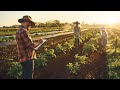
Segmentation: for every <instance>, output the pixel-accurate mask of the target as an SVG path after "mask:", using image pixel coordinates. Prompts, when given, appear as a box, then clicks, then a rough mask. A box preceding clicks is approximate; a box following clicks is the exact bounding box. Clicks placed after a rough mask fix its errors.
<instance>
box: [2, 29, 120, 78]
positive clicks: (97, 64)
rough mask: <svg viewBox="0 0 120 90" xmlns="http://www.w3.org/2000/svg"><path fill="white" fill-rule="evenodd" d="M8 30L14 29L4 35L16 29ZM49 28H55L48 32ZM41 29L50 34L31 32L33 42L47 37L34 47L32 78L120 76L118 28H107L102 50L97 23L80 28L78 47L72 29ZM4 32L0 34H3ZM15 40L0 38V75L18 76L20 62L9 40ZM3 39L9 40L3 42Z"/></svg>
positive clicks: (19, 74)
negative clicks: (35, 57) (37, 48)
mask: <svg viewBox="0 0 120 90" xmlns="http://www.w3.org/2000/svg"><path fill="white" fill-rule="evenodd" d="M84 29H85V28H84ZM11 30H13V32H12V33H8V34H7V35H14V34H15V32H16V29H15V30H14V29H11ZM41 30H44V29H41ZM51 30H52V31H57V32H54V33H50V32H51ZM0 31H1V30H0ZM59 31H62V32H59ZM1 32H2V31H1ZM6 32H7V30H6ZM40 32H43V31H39V30H33V31H31V34H34V33H40ZM44 32H49V34H45V35H41V34H40V35H38V34H35V35H36V36H33V40H34V42H36V43H37V39H39V37H43V38H45V39H47V41H46V42H45V44H43V45H42V46H41V48H40V49H39V50H37V51H36V53H37V59H36V60H35V72H34V79H120V71H119V69H120V36H119V35H120V31H119V30H116V29H114V28H108V29H107V32H108V37H107V46H106V49H105V51H104V50H102V49H101V47H100V32H99V28H98V27H96V28H90V27H89V28H87V30H83V31H82V38H81V41H80V46H79V49H78V50H75V48H74V47H73V44H74V43H73V42H74V41H73V33H71V31H69V30H68V31H63V30H62V28H59V29H58V28H52V29H50V30H49V29H46V30H45V31H44ZM3 33H4V32H2V33H0V35H1V36H4V35H6V34H5V33H4V34H3ZM57 34H59V35H57ZM54 35H56V36H54ZM14 40H15V38H12V39H11V40H6V41H5V40H3V41H2V40H1V42H0V79H20V78H21V66H20V63H19V61H18V59H17V52H16V44H15V43H12V42H13V41H14ZM6 42H7V43H9V42H11V43H12V44H6V45H4V43H6Z"/></svg>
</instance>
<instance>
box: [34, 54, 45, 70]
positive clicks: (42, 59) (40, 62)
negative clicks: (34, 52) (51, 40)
mask: <svg viewBox="0 0 120 90" xmlns="http://www.w3.org/2000/svg"><path fill="white" fill-rule="evenodd" d="M34 63H35V68H37V67H44V66H46V65H47V59H46V58H45V56H44V55H43V54H40V55H39V56H37V59H36V60H35V62H34Z"/></svg>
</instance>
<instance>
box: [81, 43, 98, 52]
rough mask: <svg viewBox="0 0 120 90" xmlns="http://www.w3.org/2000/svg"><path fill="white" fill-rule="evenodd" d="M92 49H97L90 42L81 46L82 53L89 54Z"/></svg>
mask: <svg viewBox="0 0 120 90" xmlns="http://www.w3.org/2000/svg"><path fill="white" fill-rule="evenodd" d="M94 51H97V49H96V47H95V44H91V43H89V42H88V43H85V44H84V46H83V53H86V54H89V53H92V52H94Z"/></svg>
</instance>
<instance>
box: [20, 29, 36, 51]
mask: <svg viewBox="0 0 120 90" xmlns="http://www.w3.org/2000/svg"><path fill="white" fill-rule="evenodd" d="M21 38H22V40H23V43H24V48H25V49H26V48H31V49H34V47H35V44H34V43H33V41H32V40H31V38H30V36H29V34H28V32H27V31H26V30H24V31H23V32H22V33H21Z"/></svg>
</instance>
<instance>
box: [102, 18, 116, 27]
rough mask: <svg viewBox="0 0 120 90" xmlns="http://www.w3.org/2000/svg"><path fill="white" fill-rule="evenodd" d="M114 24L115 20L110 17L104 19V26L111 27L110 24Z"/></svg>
mask: <svg viewBox="0 0 120 90" xmlns="http://www.w3.org/2000/svg"><path fill="white" fill-rule="evenodd" d="M116 22H117V20H116V19H115V18H114V17H112V16H109V17H106V18H105V19H104V23H105V24H109V25H112V24H114V23H116Z"/></svg>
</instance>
